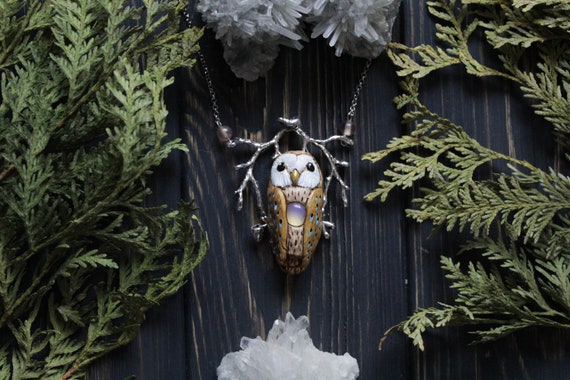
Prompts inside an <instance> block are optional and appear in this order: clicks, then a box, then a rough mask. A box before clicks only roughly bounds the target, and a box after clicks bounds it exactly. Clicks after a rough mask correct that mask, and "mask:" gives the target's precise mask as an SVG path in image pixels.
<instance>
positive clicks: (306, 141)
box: [226, 117, 353, 241]
mask: <svg viewBox="0 0 570 380" xmlns="http://www.w3.org/2000/svg"><path fill="white" fill-rule="evenodd" d="M279 122H280V123H281V124H283V125H284V127H285V128H283V129H281V130H280V131H279V132H277V134H276V135H275V136H274V137H273V138H272V139H271V140H269V141H267V142H264V143H259V142H256V141H253V140H250V139H245V138H241V137H235V138H232V139H230V140H228V141H227V142H226V146H228V147H229V148H233V147H235V146H237V145H239V144H244V145H247V146H250V147H252V148H254V149H255V151H254V152H253V154H252V156H251V158H250V159H249V160H248V161H246V162H244V163H241V164H239V165H236V166H235V169H236V170H240V169H246V173H245V176H244V178H243V180H242V182H241V184H240V186H239V187H238V189H237V190H236V191H235V193H236V194H238V203H237V209H238V210H241V209H242V208H243V192H244V191H245V189H246V188H247V185H248V184H249V183H251V185H252V186H253V189H254V191H255V196H256V204H257V208H258V209H259V214H260V219H261V222H262V223H259V224H256V225H254V226H252V227H251V228H252V232H253V235H254V237H255V239H256V240H258V241H259V240H260V239H261V235H262V232H263V230H264V229H265V228H266V227H267V222H266V219H267V214H266V213H265V208H264V207H263V201H262V197H261V190H260V189H259V183H258V182H257V180H256V179H255V176H254V175H253V167H254V166H255V163H256V162H257V159H258V158H259V156H260V155H261V154H262V153H263V152H265V151H266V150H268V149H271V148H273V149H274V153H273V157H272V158H273V159H275V158H277V157H279V156H280V155H281V151H280V150H279V141H280V140H281V138H282V137H283V135H284V134H286V133H289V132H293V133H296V134H297V135H299V136H300V137H301V138H302V139H303V146H302V149H303V150H305V151H306V150H307V146H308V145H314V146H316V147H317V148H318V149H319V150H320V151H321V152H322V153H323V154H324V156H325V157H326V159H327V161H328V163H329V166H330V173H329V175H327V176H326V177H325V180H324V189H323V193H324V196H323V212H324V208H325V206H326V204H327V201H328V195H327V194H328V190H329V186H330V183H331V182H332V181H333V180H336V181H337V182H338V183H339V184H340V186H341V197H342V201H343V204H344V206H345V207H346V206H347V205H348V197H347V191H348V190H349V187H348V185H347V184H346V183H345V182H344V180H343V179H342V177H341V176H340V173H339V172H338V169H337V167H339V166H340V167H348V166H349V164H348V162H346V161H340V160H337V159H336V158H335V157H334V156H333V155H332V153H331V152H330V151H329V150H328V149H327V147H326V144H328V143H331V142H335V141H338V142H340V143H342V144H343V145H345V146H352V145H353V141H352V139H351V138H350V137H348V136H343V135H334V136H331V137H328V138H326V139H323V140H319V139H314V138H312V137H310V136H309V135H307V134H306V133H305V132H304V131H303V130H302V129H301V122H300V121H299V119H297V118H293V119H287V118H284V117H280V118H279ZM332 228H334V224H333V223H331V222H323V235H324V237H325V238H327V239H328V238H329V236H330V235H329V233H328V231H327V230H328V229H332Z"/></svg>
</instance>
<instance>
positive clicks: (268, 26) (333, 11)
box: [198, 0, 401, 80]
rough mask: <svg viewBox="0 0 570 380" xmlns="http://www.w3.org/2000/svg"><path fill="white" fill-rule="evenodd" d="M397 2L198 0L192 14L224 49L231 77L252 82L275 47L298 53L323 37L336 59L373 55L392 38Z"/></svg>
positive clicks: (268, 63)
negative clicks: (307, 42) (310, 40)
mask: <svg viewBox="0 0 570 380" xmlns="http://www.w3.org/2000/svg"><path fill="white" fill-rule="evenodd" d="M400 2H401V0H200V1H199V3H198V11H199V12H200V13H201V14H202V17H203V18H204V20H205V21H206V24H207V25H208V27H211V28H212V29H214V30H215V33H216V38H218V39H219V40H221V41H222V44H223V46H224V58H225V60H226V62H227V63H228V64H229V65H230V67H231V68H232V71H233V72H234V73H235V74H236V76H238V77H240V78H244V79H246V80H255V79H257V78H258V77H259V76H262V75H264V74H265V73H266V72H267V70H269V69H270V68H271V67H272V66H273V62H274V60H275V58H276V57H277V55H278V54H279V48H280V46H281V45H284V46H290V47H293V48H296V49H301V48H302V44H301V41H302V40H306V39H307V37H306V34H305V30H307V29H309V30H312V31H311V33H310V36H311V37H312V38H317V37H320V36H323V37H324V38H326V39H327V40H328V41H329V45H330V46H331V47H333V48H334V49H335V53H336V55H337V56H340V55H341V54H343V53H347V54H350V55H353V56H357V57H365V58H374V57H376V56H378V55H379V54H380V53H381V52H382V51H383V50H384V47H385V46H386V44H387V43H388V42H390V40H391V37H392V32H391V30H392V25H393V24H394V20H395V18H396V15H397V13H398V7H399V6H400Z"/></svg>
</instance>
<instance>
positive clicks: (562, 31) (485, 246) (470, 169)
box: [363, 0, 570, 349]
mask: <svg viewBox="0 0 570 380" xmlns="http://www.w3.org/2000/svg"><path fill="white" fill-rule="evenodd" d="M428 11H429V12H430V14H431V15H432V16H433V17H434V18H435V20H436V29H437V33H436V36H437V38H438V40H439V41H440V42H441V43H442V44H443V45H445V46H446V47H445V48H442V47H439V46H436V47H434V46H429V45H420V46H418V47H407V46H404V45H401V44H392V45H391V46H390V49H389V50H388V55H389V57H390V58H391V60H392V61H393V63H394V64H395V65H396V67H397V68H398V75H400V76H402V77H403V79H402V81H401V87H402V90H403V91H402V94H400V95H398V96H397V97H396V98H395V99H394V101H395V104H396V107H397V108H398V109H400V110H403V111H404V113H403V118H402V119H403V123H404V124H408V125H409V126H410V127H411V132H410V133H409V134H407V135H404V136H401V137H396V138H393V139H392V140H391V141H390V143H389V144H388V145H387V146H386V148H385V149H382V150H380V151H378V152H371V153H368V154H366V155H364V156H363V159H366V160H369V161H371V162H377V161H380V160H385V159H393V161H392V162H391V164H390V166H389V168H388V169H387V170H386V171H385V172H384V177H385V178H384V179H382V180H381V181H380V182H379V184H378V188H377V189H376V190H374V191H372V192H371V193H369V194H367V195H366V196H365V199H366V200H369V201H371V200H373V199H376V198H379V199H380V200H381V201H385V200H386V199H387V197H388V195H389V194H390V193H391V192H392V191H394V190H397V189H406V188H411V187H417V186H418V183H419V182H420V181H421V183H422V187H421V188H419V195H418V196H417V197H416V198H415V199H413V201H412V203H413V207H411V208H409V209H407V210H406V215H407V216H408V217H411V218H413V219H414V220H416V221H417V222H420V223H423V222H429V223H431V224H432V225H434V226H435V227H436V228H438V229H446V230H447V231H451V230H459V231H467V232H469V234H470V235H471V236H472V240H471V241H470V242H468V243H465V244H464V245H463V247H462V249H461V251H460V252H459V253H461V256H460V257H458V258H455V259H452V258H449V257H445V256H443V257H442V259H441V265H442V268H443V270H444V271H445V272H446V278H447V279H448V280H449V281H450V283H451V285H450V286H451V288H452V289H454V290H455V300H454V304H451V305H450V304H446V303H441V304H440V307H439V308H426V309H418V310H417V311H416V312H415V313H414V314H413V315H411V316H410V317H409V319H408V320H406V321H404V322H402V323H400V324H398V325H396V326H394V327H393V328H391V329H390V330H388V331H387V332H386V334H389V333H391V332H394V331H398V330H399V331H403V332H404V333H405V334H407V335H408V336H409V337H410V338H411V339H412V341H413V343H414V344H415V345H417V346H418V347H419V348H420V349H424V341H423V336H424V334H425V333H426V331H427V330H428V329H431V328H439V327H444V326H447V325H476V326H477V327H476V330H475V331H474V333H475V334H476V336H477V341H488V340H492V339H497V338H500V337H503V336H505V335H508V334H510V333H512V332H514V331H517V330H520V329H523V328H526V327H530V326H550V327H557V328H569V327H570V248H569V247H570V244H569V243H570V215H569V211H570V177H568V176H567V175H564V174H563V173H560V172H557V171H555V170H554V169H549V170H547V171H544V170H541V169H539V168H537V167H535V166H534V165H532V164H531V163H529V162H526V161H523V160H519V159H516V158H514V157H510V156H508V155H506V154H503V153H501V152H497V151H494V150H492V149H490V148H487V147H485V146H482V145H481V144H480V143H478V142H477V141H476V140H475V139H473V138H472V137H470V136H469V135H468V134H467V133H466V132H465V131H464V130H463V128H462V127H461V126H459V125H457V124H455V123H453V122H452V121H451V120H448V119H446V118H444V117H442V116H440V115H438V114H436V113H434V112H432V111H431V110H430V109H429V108H428V107H427V106H426V105H424V104H423V103H422V102H421V100H420V99H421V91H420V80H421V79H422V78H424V77H425V76H427V75H429V74H431V73H433V72H435V71H437V70H441V69H444V68H446V67H449V66H451V65H461V66H463V67H464V68H465V70H466V73H467V74H469V75H474V76H477V77H486V76H498V77H501V78H504V79H506V80H509V81H511V82H513V83H514V84H517V85H518V86H520V88H521V90H522V92H523V94H524V96H525V97H526V98H528V99H529V100H530V106H531V107H532V108H533V109H534V111H535V112H536V114H537V115H540V116H542V117H543V118H544V119H545V120H546V121H548V122H550V123H551V125H552V130H553V133H554V135H555V137H556V138H557V142H558V143H559V145H560V147H561V148H562V149H567V148H568V146H570V111H569V110H570V53H568V52H569V51H570V6H568V4H567V2H564V1H557V0H544V1H540V2H535V1H532V2H531V1H523V0H521V1H511V0H464V1H461V2H458V1H455V0H438V1H430V2H428ZM481 35H483V36H484V37H485V38H484V39H483V40H481V39H478V40H475V39H474V38H473V36H481ZM470 38H471V39H473V40H474V42H478V43H487V44H489V45H490V46H491V47H492V48H493V51H494V52H496V54H497V58H498V60H499V62H501V65H502V67H501V68H500V69H499V68H490V67H488V66H487V65H485V64H484V63H482V62H480V61H479V60H477V59H476V58H475V57H474V56H473V55H471V54H470V52H469V46H470V44H471V43H472V42H471V41H469V40H470ZM529 56H532V57H533V59H534V61H533V62H532V63H531V64H529V63H528V57H529ZM565 153H566V152H565V151H563V152H562V154H565ZM565 157H566V158H569V155H568V154H567V153H566V154H565ZM497 161H500V162H502V163H506V166H507V170H506V171H505V172H496V173H493V174H491V175H490V176H489V177H487V178H485V177H481V173H486V172H487V173H488V172H489V169H490V168H491V169H492V168H493V167H494V166H495V163H496V162H497ZM384 339H385V337H384V338H383V339H382V340H384Z"/></svg>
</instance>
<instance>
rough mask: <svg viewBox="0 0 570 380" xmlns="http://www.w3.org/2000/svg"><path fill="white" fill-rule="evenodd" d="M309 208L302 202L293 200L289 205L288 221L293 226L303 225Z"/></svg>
mask: <svg viewBox="0 0 570 380" xmlns="http://www.w3.org/2000/svg"><path fill="white" fill-rule="evenodd" d="M306 215H307V209H306V208H305V206H304V205H303V204H302V203H299V202H293V203H289V204H288V205H287V223H289V225H291V226H293V227H299V226H302V225H303V223H305V216H306Z"/></svg>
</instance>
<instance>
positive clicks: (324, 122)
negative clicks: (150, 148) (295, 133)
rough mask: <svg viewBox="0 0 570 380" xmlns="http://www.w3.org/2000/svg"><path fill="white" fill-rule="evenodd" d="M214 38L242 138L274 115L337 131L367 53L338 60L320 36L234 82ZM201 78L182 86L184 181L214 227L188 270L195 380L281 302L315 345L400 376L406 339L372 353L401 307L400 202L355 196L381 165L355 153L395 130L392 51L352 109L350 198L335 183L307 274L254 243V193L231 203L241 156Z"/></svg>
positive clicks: (269, 128) (216, 68)
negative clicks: (327, 226) (327, 230)
mask: <svg viewBox="0 0 570 380" xmlns="http://www.w3.org/2000/svg"><path fill="white" fill-rule="evenodd" d="M206 38H208V36H207V37H206ZM211 46H212V49H211V51H209V50H208V47H207V46H205V47H204V51H205V52H206V58H207V59H208V62H209V63H210V66H211V71H212V73H213V79H214V83H215V84H216V87H217V91H218V94H219V97H220V107H221V111H222V114H223V119H224V120H225V121H226V122H227V123H228V124H229V125H232V127H233V128H234V131H235V132H236V133H237V135H239V136H243V137H251V138H255V139H257V140H259V141H264V140H267V139H269V138H271V136H272V135H273V134H274V133H276V132H277V131H278V130H279V129H280V126H278V125H277V123H276V120H277V118H278V117H279V116H287V117H292V116H299V117H300V119H301V120H302V122H303V125H304V126H305V128H306V130H307V131H308V133H309V134H310V135H312V136H315V137H320V138H323V137H325V136H328V135H331V134H333V133H335V132H336V129H337V128H338V126H339V125H340V123H341V122H342V120H343V118H344V117H345V115H346V111H347V109H348V105H349V104H350V99H351V97H352V94H353V91H354V87H355V85H356V83H357V81H358V77H359V75H360V72H361V71H362V69H363V67H364V64H365V61H364V60H358V59H351V58H346V57H345V58H340V59H338V58H336V57H334V54H333V53H332V51H331V50H330V48H329V47H328V46H326V44H325V43H324V41H318V42H313V43H311V44H310V45H309V46H308V47H306V48H305V49H304V50H302V51H301V52H296V51H291V50H288V49H283V50H282V52H281V55H280V57H279V59H278V61H277V62H276V65H275V67H274V68H273V69H272V70H271V71H270V72H269V74H268V77H267V78H266V79H262V80H259V81H257V82H254V83H244V82H241V81H236V80H235V79H231V77H232V75H231V73H229V72H228V69H227V68H226V67H225V64H224V63H223V62H222V61H221V59H220V54H221V53H220V51H219V45H217V43H215V42H214V43H212V45H211ZM216 49H217V50H216ZM199 76H200V75H199V74H196V72H193V73H192V77H193V78H194V77H198V78H196V79H192V80H189V81H188V83H189V86H188V92H189V93H190V94H192V95H194V96H191V97H189V99H188V104H187V108H186V112H187V114H188V120H189V123H188V124H189V125H188V143H189V145H190V147H191V151H192V152H194V153H193V154H194V156H192V158H191V159H190V161H191V162H192V163H193V164H194V165H193V167H190V166H189V169H188V170H189V172H188V178H190V179H189V183H191V186H190V187H191V192H192V195H193V196H194V197H195V198H196V199H197V200H198V201H199V204H200V208H201V210H202V211H201V215H202V216H203V217H204V221H205V223H206V225H207V227H208V230H209V231H210V233H211V236H212V250H211V252H212V253H211V255H210V257H208V258H207V259H206V261H205V262H204V263H203V264H202V265H200V267H199V268H198V269H197V271H196V272H195V275H194V276H193V279H192V291H191V297H190V300H189V302H190V304H191V305H192V306H191V317H190V320H191V323H192V333H191V335H190V336H189V339H191V340H192V341H193V342H194V344H193V346H194V347H193V348H194V351H191V352H189V358H190V364H191V368H192V378H205V379H209V378H213V377H214V374H215V368H216V366H217V365H218V364H219V361H220V360H221V358H222V357H223V355H224V354H226V353H227V352H230V351H235V350H236V349H238V345H239V340H240V337H241V336H250V337H254V336H256V335H261V336H265V334H266V332H267V330H268V329H269V327H270V326H271V324H272V322H273V320H274V319H275V318H277V317H281V318H283V317H284V315H285V313H286V312H287V311H292V312H293V314H294V315H296V316H298V315H301V314H306V315H308V316H309V318H310V320H311V324H312V326H311V335H312V337H313V340H314V342H315V344H316V345H317V346H318V347H320V348H322V349H324V350H327V351H334V352H338V353H344V352H345V351H349V352H350V353H351V354H352V355H353V356H355V357H356V358H357V359H358V360H359V363H360V366H361V370H362V377H363V378H370V377H374V376H383V377H384V376H386V377H388V378H398V377H400V376H402V375H404V374H405V373H406V368H407V366H406V365H404V364H405V360H406V355H405V350H406V349H405V345H404V344H402V343H399V344H391V345H390V346H389V348H387V349H386V351H385V352H384V353H382V355H384V356H385V357H386V358H389V360H388V361H384V360H380V357H381V356H380V355H381V354H380V353H379V352H378V351H377V344H378V341H379V339H380V337H381V335H382V332H383V330H384V329H385V328H387V327H389V326H390V325H392V324H394V323H395V322H397V321H398V320H399V319H401V318H402V316H403V315H405V310H406V301H405V299H406V297H405V296H406V293H405V292H406V287H405V278H404V277H405V275H406V273H405V263H404V260H405V254H404V253H403V249H404V244H403V237H402V236H401V228H400V225H401V224H402V219H401V218H402V216H401V213H400V212H399V210H398V212H394V213H392V214H387V213H382V211H381V209H380V208H378V207H371V206H370V205H367V204H365V203H364V201H363V200H362V197H363V195H364V194H365V193H366V192H367V191H369V190H371V189H372V188H373V187H374V185H375V182H376V180H377V176H378V172H377V171H378V168H373V167H371V166H370V165H369V164H368V163H366V162H361V161H360V156H361V155H362V154H363V153H365V152H368V151H370V150H372V149H377V148H378V147H380V146H382V145H385V144H386V143H387V141H388V139H389V137H391V136H393V135H396V134H398V133H399V128H400V127H399V123H398V116H397V113H396V112H395V110H394V109H393V107H392V104H391V99H392V97H393V96H394V95H395V94H396V87H395V85H394V84H395V78H394V76H393V74H392V73H391V70H390V66H389V63H388V61H387V58H386V57H385V56H383V57H382V58H380V59H378V60H377V61H376V62H374V64H373V66H372V69H371V72H370V75H369V79H368V80H367V82H366V84H365V88H364V91H363V94H362V103H361V106H360V107H359V111H358V112H357V119H356V122H357V125H358V134H357V142H356V146H355V147H354V148H353V149H352V150H350V151H347V152H343V151H342V150H338V151H337V154H339V155H341V156H342V157H344V158H346V159H349V160H350V161H351V163H352V165H351V168H350V170H347V171H345V176H346V178H347V180H348V181H349V183H350V186H351V192H350V205H349V207H348V208H344V207H342V202H341V201H340V199H339V192H338V191H337V190H333V191H332V193H331V197H330V198H331V202H330V204H331V208H330V218H331V220H332V221H334V222H335V223H336V225H337V228H336V229H335V230H334V231H333V232H334V233H333V236H332V238H331V239H330V240H329V241H322V242H321V243H320V248H319V250H318V252H317V254H316V255H315V258H314V260H313V263H312V264H311V266H310V267H309V269H308V270H307V272H306V273H304V274H302V275H300V276H297V277H289V278H287V276H285V275H284V274H282V273H280V272H279V269H278V268H277V267H276V265H275V263H274V262H273V258H272V255H271V251H270V247H269V245H268V244H267V242H263V243H261V244H259V245H256V244H255V243H254V242H253V240H252V237H251V235H250V233H249V226H250V225H251V224H253V223H256V220H257V219H256V218H257V215H256V214H255V210H254V207H253V199H252V198H251V197H250V198H248V199H247V200H246V205H245V208H244V210H243V211H241V212H236V211H235V202H236V198H235V196H234V195H233V194H232V192H233V190H234V189H236V188H237V186H238V185H239V182H240V180H241V178H242V177H241V176H242V175H243V173H239V174H238V175H236V173H235V172H234V171H233V169H232V166H233V165H234V164H236V163H238V162H241V161H243V160H244V159H246V156H245V155H242V154H240V152H237V153H233V152H227V151H224V150H223V149H222V148H219V147H217V146H216V145H215V144H214V143H215V141H214V140H215V132H214V128H213V125H212V121H211V119H210V116H209V114H208V113H203V110H204V109H206V110H208V108H209V100H208V97H207V93H206V90H205V89H204V83H203V80H202V79H200V78H199ZM227 78H230V79H227ZM190 84H191V85H190ZM192 86H198V90H193V89H192V88H193V87H192ZM194 88H195V87H194ZM269 161H270V160H268V158H267V157H266V159H265V163H262V164H260V168H259V171H258V174H257V175H258V176H259V177H258V178H259V179H260V183H263V184H266V181H267V173H268V166H269ZM193 181H194V183H193V184H192V182H193ZM393 210H394V211H396V209H393ZM395 362H397V363H399V365H394V363H395Z"/></svg>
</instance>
